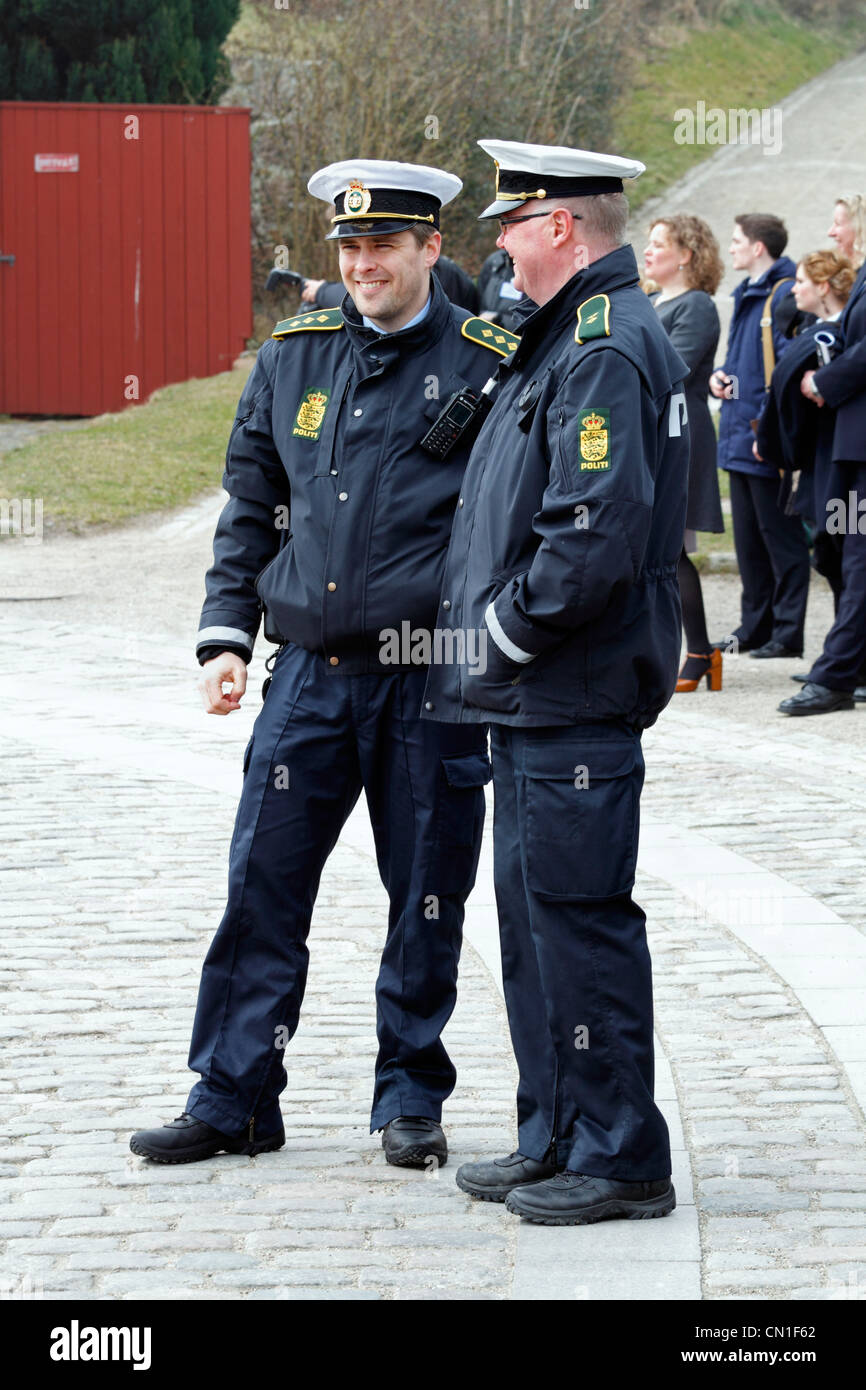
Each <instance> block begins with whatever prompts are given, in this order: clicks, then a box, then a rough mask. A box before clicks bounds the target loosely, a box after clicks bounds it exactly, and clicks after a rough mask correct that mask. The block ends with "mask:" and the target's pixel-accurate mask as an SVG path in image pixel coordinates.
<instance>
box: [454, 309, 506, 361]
mask: <svg viewBox="0 0 866 1390" xmlns="http://www.w3.org/2000/svg"><path fill="white" fill-rule="evenodd" d="M460 332H461V333H462V334H463V337H464V338H468V339H469V341H470V342H471V343H478V344H479V345H480V346H481V347H487V348H490V349H491V351H492V352H498V353H499V355H500V356H501V357H507V356H508V354H509V353H511V352H514V350H515V348H517V347H518V346H519V344H520V339H519V338H516V337H515V336H514V334H513V333H508V332H507V331H506V330H505V329H504V328H500V327H499V325H498V324H495V323H490V322H488V320H487V319H475V318H472V319H466V321H465V322H464V323H462V324H461V325H460Z"/></svg>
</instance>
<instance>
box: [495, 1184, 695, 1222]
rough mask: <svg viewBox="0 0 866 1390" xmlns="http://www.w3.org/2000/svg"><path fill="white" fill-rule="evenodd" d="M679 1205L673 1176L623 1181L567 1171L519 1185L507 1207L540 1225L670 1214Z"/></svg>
mask: <svg viewBox="0 0 866 1390" xmlns="http://www.w3.org/2000/svg"><path fill="white" fill-rule="evenodd" d="M676 1204H677V1199H676V1193H675V1192H674V1189H673V1184H672V1182H671V1180H670V1178H659V1179H658V1181H656V1182H619V1181H616V1180H614V1179H612V1178H590V1177H587V1176H586V1175H585V1174H583V1173H570V1172H567V1171H566V1172H564V1173H557V1175H556V1177H554V1178H548V1180H547V1182H536V1183H533V1184H532V1185H531V1186H530V1187H516V1188H515V1189H514V1191H513V1192H512V1193H511V1194H510V1196H509V1197H507V1198H506V1201H505V1210H506V1211H511V1212H514V1214H515V1216H523V1217H525V1218H526V1220H527V1221H535V1222H537V1223H538V1225H540V1226H588V1225H590V1223H591V1222H593V1221H610V1220H612V1219H613V1218H614V1217H617V1216H623V1217H625V1218H626V1219H627V1220H629V1221H642V1220H644V1219H646V1218H647V1217H652V1216H667V1215H668V1214H669V1213H670V1212H672V1211H673V1209H674V1207H675V1206H676Z"/></svg>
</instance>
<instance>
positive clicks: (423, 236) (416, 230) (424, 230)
mask: <svg viewBox="0 0 866 1390" xmlns="http://www.w3.org/2000/svg"><path fill="white" fill-rule="evenodd" d="M406 230H407V231H409V232H411V233H412V235H413V237H414V238H415V240H416V241H417V243H418V245H419V246H426V245H427V243H428V241H429V240H430V238H431V236H432V235H433V233H434V232H435V231H436V230H437V229H436V228H435V227H430V226H426V227H425V226H422V224H421V223H419V222H413V223H412V226H411V227H407V228H406Z"/></svg>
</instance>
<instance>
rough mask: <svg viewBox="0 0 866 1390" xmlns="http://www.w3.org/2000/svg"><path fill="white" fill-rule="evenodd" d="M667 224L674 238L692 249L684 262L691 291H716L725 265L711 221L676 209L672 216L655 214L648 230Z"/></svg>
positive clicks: (681, 245)
mask: <svg viewBox="0 0 866 1390" xmlns="http://www.w3.org/2000/svg"><path fill="white" fill-rule="evenodd" d="M658 226H662V227H667V229H668V232H669V234H670V237H671V240H672V241H675V242H676V244H677V246H680V247H682V249H683V251H691V253H692V254H691V258H690V260H688V261H686V263H685V278H686V283H687V285H688V287H689V289H690V290H703V291H704V292H705V294H715V292H716V290H717V289H718V288H719V284H720V282H721V279H722V276H723V275H724V273H725V267H724V264H723V262H722V257H721V253H720V251H719V243H718V242H717V241H716V238H715V237H714V236H713V233H712V230H711V228H710V226H709V223H707V222H705V221H704V219H703V218H702V217H695V216H693V214H692V213H690V212H676V213H673V214H672V215H671V216H670V217H654V218H653V220H652V222H651V223H650V225H649V227H648V228H647V230H648V231H650V232H651V231H652V229H653V227H658Z"/></svg>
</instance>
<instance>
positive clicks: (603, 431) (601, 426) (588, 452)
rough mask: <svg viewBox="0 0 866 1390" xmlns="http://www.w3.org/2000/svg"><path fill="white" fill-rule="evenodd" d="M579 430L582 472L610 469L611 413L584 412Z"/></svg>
mask: <svg viewBox="0 0 866 1390" xmlns="http://www.w3.org/2000/svg"><path fill="white" fill-rule="evenodd" d="M578 428H579V430H580V468H581V472H583V471H585V470H593V471H596V470H598V471H600V470H601V469H603V468H610V411H609V410H582V411H581V412H580V415H579V417H578Z"/></svg>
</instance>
